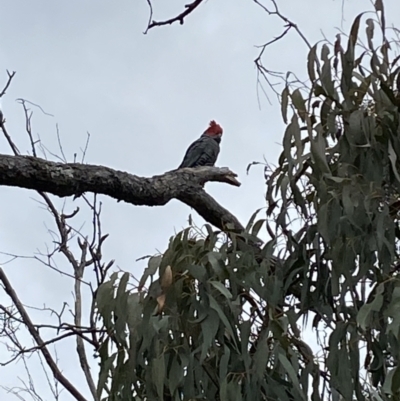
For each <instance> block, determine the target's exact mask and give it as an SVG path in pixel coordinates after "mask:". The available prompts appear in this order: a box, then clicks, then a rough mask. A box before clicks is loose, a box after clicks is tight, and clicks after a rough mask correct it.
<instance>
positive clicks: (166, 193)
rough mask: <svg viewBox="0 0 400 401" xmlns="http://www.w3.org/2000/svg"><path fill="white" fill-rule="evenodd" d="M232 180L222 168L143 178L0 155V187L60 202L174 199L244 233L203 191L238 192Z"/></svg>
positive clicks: (162, 201) (160, 202)
mask: <svg viewBox="0 0 400 401" xmlns="http://www.w3.org/2000/svg"><path fill="white" fill-rule="evenodd" d="M236 177H237V175H236V174H235V173H233V172H232V171H231V170H229V169H228V168H226V167H224V168H218V167H198V168H184V169H179V170H173V171H169V172H166V173H164V174H162V175H157V176H154V177H149V178H146V177H138V176H136V175H133V174H129V173H126V172H124V171H117V170H113V169H111V168H108V167H104V166H96V165H90V164H80V163H55V162H51V161H47V160H44V159H40V158H38V157H31V156H19V155H17V156H10V155H1V154H0V185H5V186H12V187H20V188H26V189H32V190H36V191H41V192H47V193H51V194H53V195H57V196H59V197H67V196H73V195H74V196H75V197H78V196H80V195H82V194H83V193H84V192H93V193H97V194H103V195H108V196H110V197H112V198H114V199H116V200H118V201H125V202H127V203H131V204H133V205H146V206H162V205H165V204H166V203H168V202H169V201H170V200H171V199H178V200H180V201H181V202H183V203H185V204H187V205H188V206H190V207H192V208H193V209H195V210H196V211H197V212H198V213H199V215H200V216H202V217H203V218H204V219H205V220H206V221H208V222H209V223H211V224H213V225H214V226H216V227H217V228H219V229H221V230H226V229H230V230H234V231H238V232H241V231H243V229H244V228H243V226H242V225H241V224H240V222H239V221H238V219H237V218H236V217H235V216H234V215H232V214H231V213H230V212H229V211H228V210H227V209H225V208H224V207H222V206H221V205H220V204H219V203H218V202H217V201H216V200H215V199H214V198H212V197H211V196H210V195H208V194H207V193H206V192H205V191H204V184H205V183H206V182H209V181H213V182H224V183H227V184H230V185H234V186H240V183H239V181H237V180H236Z"/></svg>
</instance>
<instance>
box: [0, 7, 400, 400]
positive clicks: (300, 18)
mask: <svg viewBox="0 0 400 401" xmlns="http://www.w3.org/2000/svg"><path fill="white" fill-rule="evenodd" d="M265 1H266V4H268V1H267V0H265ZM185 3H187V1H181V0H164V1H161V0H154V3H153V5H154V10H155V15H154V19H163V18H169V17H171V16H174V15H175V14H176V13H179V12H180V11H181V10H182V8H183V5H184V4H185ZM278 3H279V4H280V7H281V11H282V12H283V13H284V14H285V15H287V16H288V17H289V18H290V19H291V20H293V21H295V22H296V23H297V24H298V26H299V28H300V29H301V30H302V32H303V33H304V34H305V35H306V36H307V38H308V39H309V41H310V42H311V43H313V44H314V43H315V42H317V41H319V40H321V39H322V33H321V30H322V32H323V34H324V35H325V36H326V37H327V38H329V39H331V40H334V37H335V35H336V33H337V27H340V28H343V29H344V30H345V32H348V31H349V25H350V24H351V22H352V21H353V19H354V17H355V16H356V15H357V14H358V13H359V12H361V11H363V10H365V9H370V10H372V5H371V2H370V1H367V0H344V2H342V1H341V0H285V1H280V0H278ZM385 6H386V9H387V12H386V14H387V18H388V22H389V23H392V22H393V20H392V19H391V17H392V16H399V15H400V2H399V1H398V0H386V1H385ZM0 9H1V13H0V38H1V46H0V73H1V74H2V75H0V86H1V85H2V82H5V79H6V75H5V70H6V69H9V70H15V71H17V75H16V77H15V79H14V81H13V83H12V85H11V88H10V89H9V91H8V93H7V95H6V96H5V97H4V98H3V99H2V103H1V108H2V110H3V113H4V115H5V117H6V119H7V126H8V130H9V132H10V134H11V135H12V137H13V138H14V140H15V142H16V143H17V145H18V147H19V148H20V150H21V151H22V152H27V151H29V143H28V140H27V135H26V134H25V132H24V118H23V113H22V108H21V106H20V105H19V104H18V103H17V102H16V101H15V100H16V99H17V98H25V99H28V100H30V101H32V102H34V103H36V104H39V105H40V106H41V107H43V109H45V110H46V111H47V112H48V113H51V114H53V115H54V117H49V116H45V115H43V114H42V113H41V112H40V111H39V110H38V109H36V108H32V110H33V111H34V117H33V131H34V133H35V135H39V136H40V139H41V141H42V143H43V144H44V145H45V146H46V147H47V148H48V149H50V150H51V151H52V152H54V153H59V152H58V145H57V137H56V123H58V125H59V129H60V135H61V139H62V143H63V149H64V153H65V155H66V156H67V158H68V160H69V161H72V160H73V157H74V156H73V155H74V153H78V154H80V149H81V148H83V147H84V145H85V142H86V132H90V134H91V137H90V145H89V149H88V152H87V154H86V162H87V163H91V164H101V165H105V166H109V167H112V168H115V169H119V170H124V171H128V172H131V173H134V174H137V175H143V176H151V175H154V174H160V173H163V172H165V171H167V170H170V169H173V168H176V167H177V166H178V164H179V163H180V162H181V159H182V157H183V154H184V152H185V150H186V148H187V146H188V145H189V144H190V143H191V142H192V141H193V140H194V139H196V138H197V137H198V136H199V135H200V134H201V133H202V132H203V131H204V129H205V128H206V126H207V124H208V122H209V121H210V120H211V119H215V120H217V121H218V122H219V123H220V124H221V125H222V126H223V128H224V136H223V140H222V150H221V153H220V157H219V160H218V165H219V166H229V167H230V168H231V169H232V170H233V171H235V172H237V173H238V174H239V179H240V181H241V182H242V186H241V187H240V188H235V187H231V186H227V185H223V184H216V183H213V184H208V185H207V190H208V191H209V193H210V194H212V195H213V196H214V197H215V198H216V199H217V200H218V201H219V202H220V203H221V204H222V205H224V206H225V207H227V208H228V209H229V210H230V211H231V212H232V213H234V214H235V215H236V216H237V217H238V218H239V219H240V220H241V221H242V223H244V224H245V223H247V221H248V219H249V218H250V216H251V214H252V213H253V212H254V211H255V210H256V209H257V208H259V207H263V206H264V205H265V201H264V182H263V174H262V168H261V167H255V168H254V169H252V170H251V171H250V174H249V175H246V171H245V170H246V166H247V164H248V163H250V162H252V161H262V160H263V157H265V158H266V159H267V160H268V161H269V162H271V163H274V162H275V161H276V160H277V155H278V154H279V152H280V143H281V140H282V136H283V131H284V125H283V123H282V120H281V116H280V109H279V104H278V102H277V100H276V98H275V97H274V96H273V95H272V94H271V93H270V92H269V94H270V98H271V102H272V104H269V103H268V101H267V100H266V98H265V96H264V95H262V93H261V94H260V95H259V99H258V95H257V77H256V70H255V67H254V64H253V60H254V58H255V57H256V55H257V53H258V49H257V48H255V45H260V44H262V43H264V42H266V41H268V40H270V39H271V38H272V37H274V36H277V35H279V34H280V33H281V32H282V30H283V25H282V22H281V21H280V20H278V19H277V18H274V17H273V16H268V15H267V14H266V13H265V12H263V11H262V10H261V9H260V7H258V6H257V5H255V4H254V3H253V2H252V1H251V0H235V1H234V0H208V1H207V2H205V3H204V4H202V5H201V6H200V7H199V8H198V10H196V11H195V12H194V13H193V15H190V16H189V17H188V18H187V19H186V22H185V24H184V25H183V26H181V25H179V24H174V25H172V26H166V27H162V28H155V29H153V30H151V31H150V32H149V33H148V34H147V35H143V31H144V30H145V27H146V23H147V20H148V16H149V15H148V13H149V10H148V6H147V2H146V0H129V1H128V0H120V1H105V0H96V1H94V0H92V1H89V0H68V1H65V0H64V1H63V0H57V1H54V0H35V1H32V0H31V1H26V0H0ZM342 13H343V15H344V20H342V16H343V15H342ZM362 27H364V25H362ZM362 29H363V28H362ZM306 56H307V48H306V46H305V44H304V43H303V42H302V41H301V40H300V38H299V37H298V36H297V35H296V34H295V32H294V31H293V32H291V33H290V34H289V36H288V37H287V38H285V39H284V40H282V41H280V42H278V43H277V44H275V45H273V46H272V47H270V48H269V51H268V53H267V55H266V57H265V59H264V62H265V64H266V66H267V67H268V68H270V69H272V70H279V71H287V70H292V71H295V72H296V73H298V74H299V75H300V76H301V75H302V74H304V71H305V66H306ZM303 76H304V75H303ZM259 101H260V103H261V108H260V107H259ZM0 153H7V154H9V153H10V150H9V148H8V146H7V144H6V142H5V140H4V139H3V138H1V137H0ZM49 158H52V157H51V155H49ZM38 199H39V198H38V196H37V195H36V194H35V193H33V192H30V191H26V190H22V189H16V188H4V187H3V188H0V210H1V211H2V213H1V214H0V251H3V252H9V253H14V254H20V255H27V256H29V255H33V254H34V253H35V252H37V250H42V251H45V250H46V244H47V245H48V246H49V247H51V246H52V242H51V241H52V238H51V236H50V235H49V233H48V228H50V229H53V230H54V229H55V227H54V224H53V221H52V220H51V218H50V216H49V214H48V213H47V212H46V211H45V210H43V209H42V208H41V207H40V205H39V204H38V203H37V202H35V200H38ZM101 200H102V202H103V230H104V232H105V233H110V237H109V239H108V240H107V241H106V245H105V248H104V254H105V258H106V259H107V258H109V259H116V264H117V265H118V266H119V267H120V268H121V269H123V270H127V271H130V272H132V273H134V274H135V275H136V276H139V275H140V274H141V272H142V271H143V268H144V267H145V262H144V261H141V262H135V260H136V259H137V258H139V257H141V256H143V255H147V254H153V253H155V252H156V251H157V250H160V251H163V250H164V249H165V247H166V245H167V242H168V239H169V238H170V236H171V235H173V234H174V232H175V231H179V230H181V229H182V228H183V227H185V226H187V218H188V215H189V214H190V213H192V215H193V217H194V219H195V221H196V223H197V224H198V225H201V224H203V221H202V219H201V218H200V217H199V216H197V215H196V213H195V212H194V211H191V210H190V209H189V208H188V207H187V206H186V205H184V204H181V203H179V202H177V201H173V202H170V203H169V204H168V205H166V206H164V207H157V208H156V207H153V208H149V207H134V206H131V205H127V204H123V203H116V202H115V201H114V200H111V199H107V198H105V197H102V198H101ZM56 203H57V204H58V205H62V204H63V201H60V200H58V199H56ZM76 204H79V205H83V204H82V203H81V202H80V201H79V200H78V201H76V202H73V201H72V200H68V201H67V203H66V211H72V210H73V209H74V207H75V205H76ZM90 218H91V216H90V213H89V211H88V210H87V209H86V208H84V207H83V210H82V212H81V213H80V215H79V216H78V217H77V218H76V220H75V221H76V227H79V225H80V224H81V223H84V222H85V221H86V225H85V226H84V227H83V230H85V229H87V230H89V228H90ZM8 260H9V258H8V257H6V256H2V255H0V265H3V267H4V269H5V271H6V273H7V275H8V276H9V279H10V280H11V282H12V284H13V285H14V286H15V289H16V290H17V291H18V293H19V295H20V297H21V300H22V301H23V302H24V303H25V304H27V305H31V306H35V307H43V306H44V305H46V306H48V307H52V308H54V309H56V310H60V309H61V307H62V304H63V302H64V301H67V302H68V305H69V307H70V308H72V306H73V297H72V295H71V291H72V288H73V287H72V281H71V280H70V279H67V278H65V277H63V276H61V275H60V274H59V273H56V272H55V271H52V270H50V269H48V268H46V267H45V266H43V265H41V264H39V263H37V262H34V261H32V260H29V259H18V260H15V261H13V262H12V263H6V262H7V261H8ZM57 260H58V262H59V265H58V266H59V268H60V269H61V270H65V271H70V270H69V269H70V267H69V266H68V265H67V264H66V263H65V262H64V261H63V259H62V258H58V259H57ZM0 303H2V304H9V301H8V299H7V298H6V296H5V295H4V293H3V292H1V293H0ZM29 312H30V313H31V314H32V317H33V318H34V319H35V321H36V322H43V321H47V322H54V320H53V317H52V316H51V315H50V313H43V312H38V311H35V310H32V309H30V310H29ZM24 339H25V340H26V343H25V344H26V346H30V345H32V344H31V343H29V339H28V338H27V337H24ZM51 349H52V351H53V352H54V348H51ZM74 350H75V346H74V344H73V343H72V342H70V341H66V342H65V343H62V344H60V345H58V346H57V349H56V351H57V355H58V358H59V364H60V366H61V368H62V370H63V372H64V373H65V375H66V376H67V377H68V378H69V379H70V380H71V381H72V382H73V383H76V385H77V387H78V388H79V389H80V390H81V391H82V392H83V393H84V394H86V395H88V396H89V392H88V390H87V387H86V385H85V383H84V380H83V375H82V373H81V371H80V368H79V364H78V360H77V357H76V356H75V354H74ZM88 355H89V356H91V355H92V352H91V350H89V352H88ZM0 358H1V361H0V362H2V361H4V360H5V359H6V358H7V352H6V348H5V346H4V345H2V344H1V343H0ZM29 363H30V366H31V368H33V377H34V379H35V380H36V382H35V383H36V389H37V391H38V392H39V393H40V394H41V395H42V396H43V398H44V399H46V400H51V399H54V398H53V397H52V396H51V393H50V392H49V390H48V388H47V385H46V382H45V380H44V377H43V375H42V373H41V372H40V369H39V365H38V363H37V359H36V358H32V360H31V361H29ZM93 367H94V371H95V372H96V363H95V362H93ZM18 377H20V378H25V379H26V375H25V374H24V368H23V365H22V363H18V364H11V365H8V366H6V367H0V385H2V386H6V387H13V386H21V382H20V380H19V379H18ZM95 379H96V380H97V377H96V376H95ZM12 399H15V397H14V396H12V395H11V394H7V393H6V391H4V390H1V389H0V400H12ZM26 399H30V398H29V397H26ZM60 399H61V400H70V399H71V397H70V396H69V394H67V393H66V392H64V393H63V395H62V396H61V398H60Z"/></svg>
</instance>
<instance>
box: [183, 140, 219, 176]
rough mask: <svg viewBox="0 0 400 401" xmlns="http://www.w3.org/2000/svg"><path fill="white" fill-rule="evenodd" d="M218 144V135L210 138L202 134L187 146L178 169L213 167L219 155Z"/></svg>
mask: <svg viewBox="0 0 400 401" xmlns="http://www.w3.org/2000/svg"><path fill="white" fill-rule="evenodd" d="M220 142H221V136H220V135H215V136H210V135H207V134H206V133H204V134H203V135H202V136H201V137H200V138H199V139H197V140H196V141H194V142H193V143H192V144H191V145H190V146H189V148H188V150H187V151H186V154H185V156H184V158H183V161H182V163H181V165H180V166H179V167H178V168H183V167H197V166H214V164H215V162H216V161H217V157H218V154H219V143H220Z"/></svg>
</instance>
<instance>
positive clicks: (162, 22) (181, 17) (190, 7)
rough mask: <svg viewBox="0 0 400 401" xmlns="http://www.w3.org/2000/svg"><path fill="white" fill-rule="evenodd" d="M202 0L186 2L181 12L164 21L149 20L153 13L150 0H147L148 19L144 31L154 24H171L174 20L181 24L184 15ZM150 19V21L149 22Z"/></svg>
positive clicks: (189, 12) (190, 11)
mask: <svg viewBox="0 0 400 401" xmlns="http://www.w3.org/2000/svg"><path fill="white" fill-rule="evenodd" d="M203 1H204V0H194V1H193V3H190V4H186V5H185V10H184V11H183V12H181V13H180V14H179V15H177V16H176V17H173V18H170V19H167V20H165V21H158V22H157V21H151V18H152V15H153V7H152V5H151V0H147V3H148V4H149V7H150V20H149V24H148V26H147V29H146V31H145V33H147V32H148V31H149V29H151V28H154V27H155V26H163V25H171V24H173V23H174V22H178V21H179V23H180V24H181V25H183V22H184V19H185V17H187V16H188V15H189V14H191V13H192V12H193V11H194V10H195V9H196V8H197V7H198V6H199V5H200V4H201V3H202V2H203ZM150 21H151V22H150Z"/></svg>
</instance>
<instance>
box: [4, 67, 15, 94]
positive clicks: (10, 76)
mask: <svg viewBox="0 0 400 401" xmlns="http://www.w3.org/2000/svg"><path fill="white" fill-rule="evenodd" d="M15 74H16V71H13V72H10V71H8V70H7V75H8V79H7V82H6V84H5V86H4V88H3V90H2V91H1V92H0V98H1V97H3V96H4V95H5V94H6V92H7V89H8V88H9V86H10V84H11V81H12V80H13V78H14V76H15Z"/></svg>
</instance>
